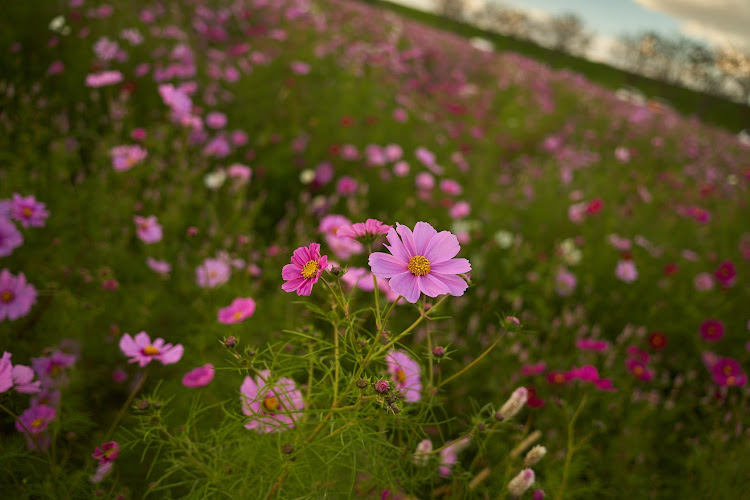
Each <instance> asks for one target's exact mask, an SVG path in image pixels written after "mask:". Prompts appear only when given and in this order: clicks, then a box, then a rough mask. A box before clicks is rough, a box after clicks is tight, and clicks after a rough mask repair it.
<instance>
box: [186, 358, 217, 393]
mask: <svg viewBox="0 0 750 500" xmlns="http://www.w3.org/2000/svg"><path fill="white" fill-rule="evenodd" d="M213 379H214V365H212V364H211V363H206V364H205V365H203V366H199V367H198V368H193V369H192V370H190V371H189V372H187V373H186V374H185V376H184V377H182V385H184V386H185V387H190V388H196V387H205V386H207V385H208V384H210V383H211V381H212V380H213Z"/></svg>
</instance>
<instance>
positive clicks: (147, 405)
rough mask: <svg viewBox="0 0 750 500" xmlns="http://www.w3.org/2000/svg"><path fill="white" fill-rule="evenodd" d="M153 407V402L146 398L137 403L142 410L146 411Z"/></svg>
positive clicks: (137, 406)
mask: <svg viewBox="0 0 750 500" xmlns="http://www.w3.org/2000/svg"><path fill="white" fill-rule="evenodd" d="M150 407H151V403H149V402H148V401H146V400H145V399H142V400H140V401H138V404H137V405H136V408H138V409H139V410H141V411H146V410H148V409H149V408H150Z"/></svg>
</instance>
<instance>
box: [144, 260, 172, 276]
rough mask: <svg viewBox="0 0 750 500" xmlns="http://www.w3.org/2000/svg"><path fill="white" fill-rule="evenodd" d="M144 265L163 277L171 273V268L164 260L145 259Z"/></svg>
mask: <svg viewBox="0 0 750 500" xmlns="http://www.w3.org/2000/svg"><path fill="white" fill-rule="evenodd" d="M146 265H147V266H148V268H149V269H151V270H152V271H154V272H155V273H159V274H161V275H163V276H166V275H168V274H169V273H170V272H171V271H172V266H171V265H169V262H167V261H164V260H156V259H154V258H151V257H148V258H147V259H146Z"/></svg>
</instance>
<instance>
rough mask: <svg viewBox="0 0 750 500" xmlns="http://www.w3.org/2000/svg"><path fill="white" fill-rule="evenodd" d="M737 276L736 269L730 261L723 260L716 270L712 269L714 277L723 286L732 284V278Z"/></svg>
mask: <svg viewBox="0 0 750 500" xmlns="http://www.w3.org/2000/svg"><path fill="white" fill-rule="evenodd" d="M736 276H737V271H736V270H735V269H734V264H732V262H731V261H728V260H725V261H724V262H722V263H721V264H720V265H719V267H718V268H716V271H714V277H716V280H717V281H718V282H719V283H721V285H722V286H724V287H730V286H732V285H733V284H734V279H735V277H736Z"/></svg>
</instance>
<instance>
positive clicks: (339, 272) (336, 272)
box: [330, 266, 344, 278]
mask: <svg viewBox="0 0 750 500" xmlns="http://www.w3.org/2000/svg"><path fill="white" fill-rule="evenodd" d="M330 273H331V276H333V277H334V278H340V277H342V276H343V275H344V270H343V269H342V268H340V267H339V266H333V267H332V268H331V270H330Z"/></svg>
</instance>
